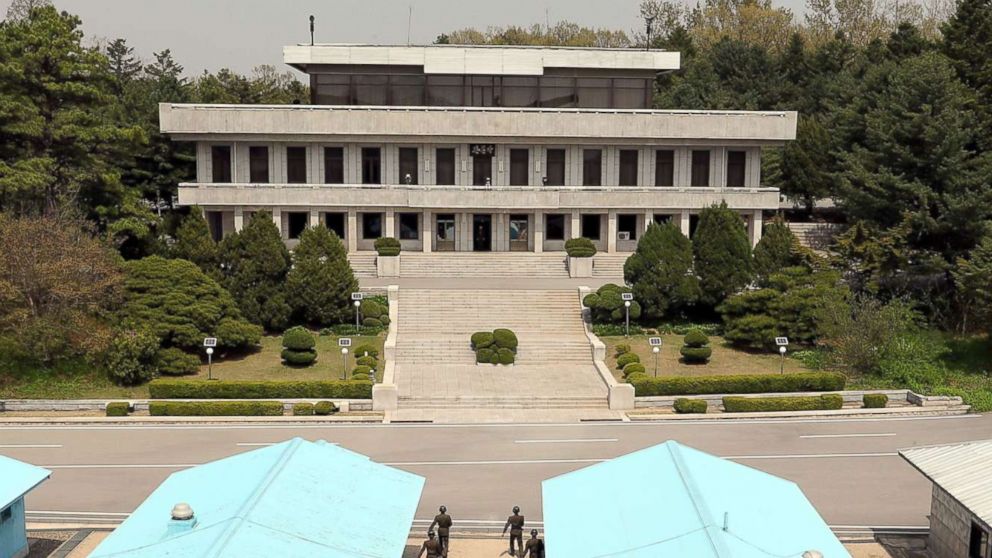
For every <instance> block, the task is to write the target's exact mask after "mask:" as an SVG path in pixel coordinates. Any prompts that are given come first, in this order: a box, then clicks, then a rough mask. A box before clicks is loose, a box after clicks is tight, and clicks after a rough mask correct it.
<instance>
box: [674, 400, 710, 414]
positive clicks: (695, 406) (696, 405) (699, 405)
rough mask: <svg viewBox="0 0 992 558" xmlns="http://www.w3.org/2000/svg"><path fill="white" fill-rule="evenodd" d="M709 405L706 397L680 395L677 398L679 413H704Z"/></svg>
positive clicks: (676, 407)
mask: <svg viewBox="0 0 992 558" xmlns="http://www.w3.org/2000/svg"><path fill="white" fill-rule="evenodd" d="M708 406H709V405H708V404H707V403H706V400H705V399H686V398H684V397H680V398H678V399H676V400H675V406H674V408H675V412H676V413H679V414H690V413H691V414H702V413H705V412H706V408H707V407H708Z"/></svg>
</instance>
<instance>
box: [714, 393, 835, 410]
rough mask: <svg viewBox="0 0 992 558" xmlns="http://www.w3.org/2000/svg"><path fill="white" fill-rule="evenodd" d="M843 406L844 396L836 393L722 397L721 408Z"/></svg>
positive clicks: (795, 408)
mask: <svg viewBox="0 0 992 558" xmlns="http://www.w3.org/2000/svg"><path fill="white" fill-rule="evenodd" d="M843 406H844V398H843V397H841V396H840V395H838V394H836V393H830V394H824V395H811V396H802V397H724V398H723V409H724V411H726V412H728V413H755V412H767V411H833V410H837V409H840V408H842V407H843Z"/></svg>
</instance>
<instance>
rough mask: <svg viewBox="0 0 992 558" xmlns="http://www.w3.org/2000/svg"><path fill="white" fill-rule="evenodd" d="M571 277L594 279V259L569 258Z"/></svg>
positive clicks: (569, 273) (569, 274)
mask: <svg viewBox="0 0 992 558" xmlns="http://www.w3.org/2000/svg"><path fill="white" fill-rule="evenodd" d="M568 276H569V277H573V278H574V277H582V278H585V277H592V258H573V257H569V258H568Z"/></svg>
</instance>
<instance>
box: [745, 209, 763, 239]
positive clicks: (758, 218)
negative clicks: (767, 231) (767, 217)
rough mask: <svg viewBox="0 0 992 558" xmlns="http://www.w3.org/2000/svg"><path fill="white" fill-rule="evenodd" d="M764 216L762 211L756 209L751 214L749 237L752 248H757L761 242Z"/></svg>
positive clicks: (748, 226)
mask: <svg viewBox="0 0 992 558" xmlns="http://www.w3.org/2000/svg"><path fill="white" fill-rule="evenodd" d="M762 221H763V215H762V213H761V210H760V209H755V210H754V212H753V213H752V214H751V218H750V219H749V220H748V225H747V228H748V231H747V232H748V237H749V238H750V239H751V247H752V248H754V247H755V246H757V244H758V241H759V240H761V227H762V224H763V223H762Z"/></svg>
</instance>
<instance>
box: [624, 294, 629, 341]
mask: <svg viewBox="0 0 992 558" xmlns="http://www.w3.org/2000/svg"><path fill="white" fill-rule="evenodd" d="M623 310H624V313H625V314H626V322H625V325H624V327H623V336H624V337H630V301H629V300H625V301H623Z"/></svg>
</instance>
